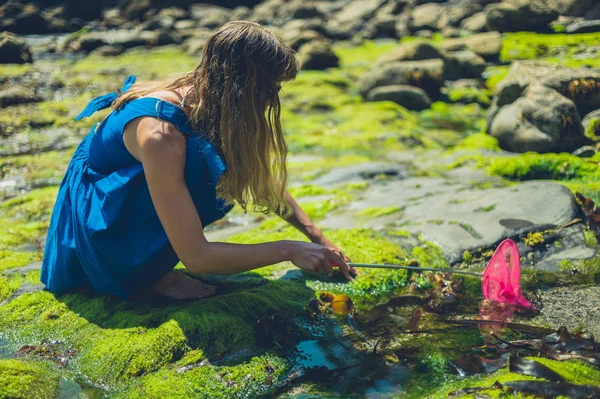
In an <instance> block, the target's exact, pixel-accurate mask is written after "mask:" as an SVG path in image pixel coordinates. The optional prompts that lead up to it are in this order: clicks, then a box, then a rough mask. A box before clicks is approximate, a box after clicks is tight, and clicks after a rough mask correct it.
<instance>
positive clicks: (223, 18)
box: [190, 4, 231, 29]
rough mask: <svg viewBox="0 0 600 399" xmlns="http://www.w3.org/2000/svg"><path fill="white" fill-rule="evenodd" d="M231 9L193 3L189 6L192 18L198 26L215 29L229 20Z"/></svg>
mask: <svg viewBox="0 0 600 399" xmlns="http://www.w3.org/2000/svg"><path fill="white" fill-rule="evenodd" d="M230 14H231V10H229V9H227V8H225V7H220V6H214V5H208V4H197V5H196V4H195V5H192V6H191V7H190V15H191V16H192V19H193V20H195V21H197V22H198V26H200V27H203V28H206V29H216V28H218V27H220V26H221V25H223V24H225V23H226V22H228V21H229V15H230Z"/></svg>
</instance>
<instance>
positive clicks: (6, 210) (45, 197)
mask: <svg viewBox="0 0 600 399" xmlns="http://www.w3.org/2000/svg"><path fill="white" fill-rule="evenodd" d="M57 193H58V187H46V188H41V189H37V190H33V191H30V192H28V193H26V194H24V195H20V196H18V197H14V198H11V199H9V200H6V201H4V202H0V215H2V216H4V217H8V218H11V219H12V220H13V221H20V222H34V221H40V220H48V219H49V218H50V213H51V211H52V207H53V206H54V202H55V200H56V194H57Z"/></svg>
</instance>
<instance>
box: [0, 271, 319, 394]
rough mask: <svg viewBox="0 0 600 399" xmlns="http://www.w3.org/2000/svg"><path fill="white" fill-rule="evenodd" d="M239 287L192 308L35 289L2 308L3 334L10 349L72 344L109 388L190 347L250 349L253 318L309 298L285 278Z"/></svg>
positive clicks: (216, 351)
mask: <svg viewBox="0 0 600 399" xmlns="http://www.w3.org/2000/svg"><path fill="white" fill-rule="evenodd" d="M258 280H260V279H258ZM225 289H226V288H225ZM237 289H241V290H240V291H238V292H231V293H224V294H222V295H219V296H216V297H213V298H209V299H204V300H201V301H195V302H191V303H173V302H167V303H160V302H159V303H153V302H150V303H148V302H140V301H133V302H123V301H120V300H116V299H114V298H111V297H106V296H103V297H97V296H88V295H83V294H69V295H64V296H61V297H58V298H57V297H55V296H54V295H52V294H51V293H49V292H47V291H44V292H36V293H32V294H25V295H22V296H20V297H18V298H16V299H14V300H12V301H11V302H9V303H8V304H6V305H4V306H2V307H0V330H2V331H4V332H5V334H6V337H7V338H8V339H9V340H10V342H11V343H12V345H14V346H15V347H18V346H19V345H24V344H32V343H36V342H40V341H41V340H43V339H52V340H60V341H62V342H64V343H65V344H66V345H69V346H71V347H74V348H75V349H77V351H78V356H77V357H76V358H75V359H73V362H72V363H73V365H74V367H75V368H76V369H77V370H79V372H81V373H82V374H83V375H84V376H85V377H86V378H88V379H89V380H90V381H92V382H93V383H95V384H102V385H106V386H109V387H110V386H116V385H120V384H124V383H127V382H128V381H130V380H131V379H132V378H133V377H138V376H141V375H144V374H147V373H149V372H154V371H157V370H159V369H160V368H161V367H163V366H165V365H167V364H168V363H172V362H175V361H177V360H179V359H181V358H182V357H183V356H184V354H185V353H186V352H187V351H189V350H190V349H196V350H201V351H202V352H203V353H206V354H207V356H209V357H211V358H219V357H221V356H224V355H226V354H231V353H234V352H236V351H239V350H242V349H247V350H248V349H251V348H253V347H255V345H256V340H255V336H254V329H255V327H256V323H257V321H258V319H260V318H261V317H262V316H263V315H264V314H266V313H267V312H270V311H272V310H274V309H287V310H289V311H290V312H295V311H299V310H300V309H303V308H304V306H305V305H306V303H307V302H308V300H309V299H310V298H311V297H312V295H313V293H312V291H311V290H309V289H307V288H306V287H304V286H301V285H299V284H294V283H292V282H285V281H272V282H268V283H266V284H263V285H261V286H259V287H256V288H247V287H246V289H242V288H241V287H239V286H238V288H237Z"/></svg>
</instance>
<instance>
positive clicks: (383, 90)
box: [367, 85, 432, 111]
mask: <svg viewBox="0 0 600 399" xmlns="http://www.w3.org/2000/svg"><path fill="white" fill-rule="evenodd" d="M367 100H368V101H393V102H395V103H396V104H399V105H401V106H403V107H404V108H406V109H409V110H413V111H422V110H424V109H427V108H429V107H431V102H432V101H431V99H430V98H429V96H428V95H427V93H425V91H423V90H422V89H419V88H418V87H413V86H408V85H392V86H380V87H377V88H375V89H373V90H371V91H370V92H369V94H368V95H367Z"/></svg>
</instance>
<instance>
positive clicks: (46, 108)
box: [0, 93, 103, 134]
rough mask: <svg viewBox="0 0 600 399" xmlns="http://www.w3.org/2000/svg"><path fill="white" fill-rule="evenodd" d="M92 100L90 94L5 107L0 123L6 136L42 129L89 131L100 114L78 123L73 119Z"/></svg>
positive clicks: (0, 116) (98, 119) (100, 116)
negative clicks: (61, 128)
mask: <svg viewBox="0 0 600 399" xmlns="http://www.w3.org/2000/svg"><path fill="white" fill-rule="evenodd" d="M92 98H93V96H92V94H91V93H89V94H88V93H86V94H82V95H78V96H73V97H69V98H68V99H64V100H60V101H45V102H40V103H35V104H23V105H18V106H12V107H7V108H5V109H4V112H2V114H1V115H0V123H2V124H3V125H5V127H6V131H7V134H11V132H18V131H22V130H24V129H28V128H29V129H37V128H43V127H53V128H59V127H65V128H86V129H89V126H92V125H93V124H94V123H96V122H98V121H100V120H102V118H103V116H102V115H101V114H100V113H98V114H95V115H93V116H92V117H90V118H86V119H85V120H80V121H75V120H74V118H75V117H76V116H77V114H78V113H79V112H80V111H81V110H83V108H85V106H86V104H87V103H88V102H89V101H90V100H91V99H92Z"/></svg>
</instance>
